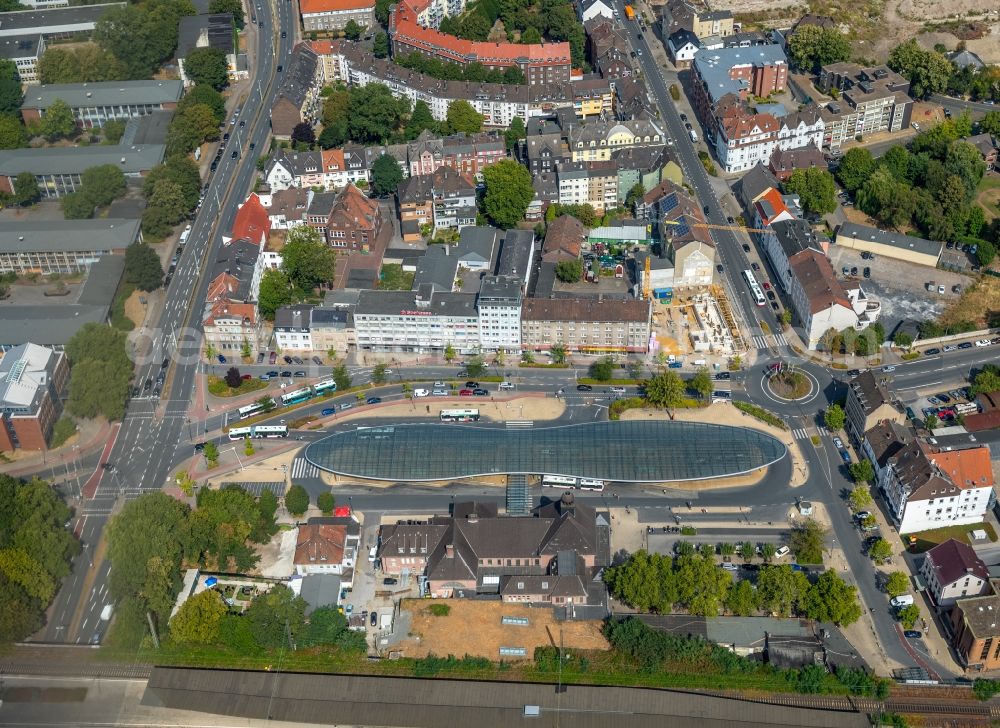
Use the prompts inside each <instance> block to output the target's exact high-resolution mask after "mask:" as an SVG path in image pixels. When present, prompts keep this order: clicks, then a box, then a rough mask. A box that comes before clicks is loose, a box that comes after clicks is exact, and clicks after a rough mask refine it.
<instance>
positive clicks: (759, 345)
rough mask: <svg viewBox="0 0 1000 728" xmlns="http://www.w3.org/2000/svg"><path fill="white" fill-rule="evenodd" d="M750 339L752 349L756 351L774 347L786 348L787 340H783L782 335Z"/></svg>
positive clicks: (783, 336) (760, 336)
mask: <svg viewBox="0 0 1000 728" xmlns="http://www.w3.org/2000/svg"><path fill="white" fill-rule="evenodd" d="M750 339H751V340H752V341H753V345H754V348H756V349H770V348H772V347H774V346H788V339H786V338H785V335H784V334H771V335H769V336H765V335H763V334H761V335H759V336H751V337H750ZM772 342H773V343H772Z"/></svg>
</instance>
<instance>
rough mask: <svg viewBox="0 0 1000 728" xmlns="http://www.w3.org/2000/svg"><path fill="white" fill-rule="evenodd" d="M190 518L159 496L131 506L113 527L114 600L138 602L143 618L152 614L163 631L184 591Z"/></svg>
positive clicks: (145, 497)
mask: <svg viewBox="0 0 1000 728" xmlns="http://www.w3.org/2000/svg"><path fill="white" fill-rule="evenodd" d="M189 513H190V509H189V508H188V507H187V506H186V505H184V504H183V503H180V502H179V501H177V500H176V499H175V498H172V497H170V496H168V495H166V494H165V493H162V492H160V491H156V492H153V493H147V494H145V495H142V496H140V497H139V498H136V499H135V500H130V501H126V502H125V505H124V506H123V507H122V509H121V511H119V512H118V514H117V515H115V516H113V517H112V519H111V521H110V522H109V523H108V528H107V532H106V533H107V543H108V547H107V554H108V560H109V561H110V562H111V565H112V569H111V572H110V575H109V577H108V590H109V591H110V592H111V596H112V597H113V598H114V599H116V600H123V599H129V600H135V601H136V602H137V603H138V605H139V607H140V609H141V610H142V611H143V612H146V611H152V612H153V613H154V614H155V615H156V616H157V617H158V618H159V621H160V623H161V624H164V625H165V624H166V623H167V617H168V616H169V614H170V610H171V609H172V608H173V605H174V599H175V596H176V594H177V592H178V590H179V589H180V586H181V584H180V566H181V558H182V556H183V552H184V538H185V536H184V532H185V523H186V521H187V517H188V514H189Z"/></svg>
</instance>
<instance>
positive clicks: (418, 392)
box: [413, 389, 431, 397]
mask: <svg viewBox="0 0 1000 728" xmlns="http://www.w3.org/2000/svg"><path fill="white" fill-rule="evenodd" d="M430 393H431V390H429V389H414V390H413V396H414V397H427V396H429V395H430Z"/></svg>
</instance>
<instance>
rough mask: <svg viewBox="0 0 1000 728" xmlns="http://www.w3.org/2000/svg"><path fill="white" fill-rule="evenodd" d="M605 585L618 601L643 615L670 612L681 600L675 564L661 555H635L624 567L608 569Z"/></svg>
mask: <svg viewBox="0 0 1000 728" xmlns="http://www.w3.org/2000/svg"><path fill="white" fill-rule="evenodd" d="M682 543H686V542H682ZM688 545H689V546H690V544H688ZM604 581H605V583H606V584H607V585H608V589H609V590H610V591H611V593H612V594H613V595H614V596H615V598H616V599H619V600H621V601H623V602H625V603H626V604H629V605H631V606H632V607H634V608H636V609H638V610H640V611H653V612H660V613H665V612H670V611H671V609H672V608H673V605H674V604H675V603H676V602H677V601H678V599H679V595H678V590H677V577H676V575H675V574H674V571H673V560H672V559H671V558H670V557H669V556H663V555H662V554H657V553H653V554H651V553H648V552H646V551H644V550H640V551H636V552H635V553H634V554H632V556H631V557H630V558H629V560H628V561H626V562H625V563H624V564H622V565H620V566H613V567H609V568H607V569H605V570H604Z"/></svg>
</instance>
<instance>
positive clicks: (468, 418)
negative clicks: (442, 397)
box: [441, 409, 479, 422]
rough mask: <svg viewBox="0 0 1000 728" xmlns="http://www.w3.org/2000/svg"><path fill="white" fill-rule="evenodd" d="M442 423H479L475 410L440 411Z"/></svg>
mask: <svg viewBox="0 0 1000 728" xmlns="http://www.w3.org/2000/svg"><path fill="white" fill-rule="evenodd" d="M441 421H442V422H479V410H477V409H446V410H441Z"/></svg>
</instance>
